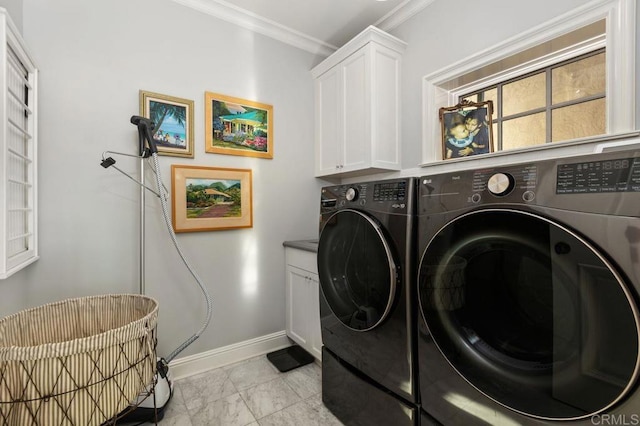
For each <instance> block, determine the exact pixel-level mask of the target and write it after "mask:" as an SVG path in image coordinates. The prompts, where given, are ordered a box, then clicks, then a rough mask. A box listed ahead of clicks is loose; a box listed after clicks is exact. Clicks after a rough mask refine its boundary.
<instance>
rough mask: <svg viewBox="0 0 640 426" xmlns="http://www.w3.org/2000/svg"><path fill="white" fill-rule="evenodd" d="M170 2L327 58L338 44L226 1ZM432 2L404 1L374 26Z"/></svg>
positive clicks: (388, 26) (391, 23)
mask: <svg viewBox="0 0 640 426" xmlns="http://www.w3.org/2000/svg"><path fill="white" fill-rule="evenodd" d="M173 1H174V2H175V3H178V4H181V5H183V6H187V7H190V8H192V9H195V10H197V11H199V12H202V13H206V14H207V15H211V16H214V17H216V18H219V19H222V20H224V21H227V22H230V23H232V24H236V25H239V26H241V27H244V28H247V29H249V30H251V31H254V32H256V33H260V34H262V35H265V36H267V37H271V38H274V39H276V40H278V41H281V42H283V43H286V44H289V45H291V46H295V47H297V48H299V49H302V50H306V51H307V52H311V53H313V54H316V55H322V56H325V57H326V56H329V55H331V54H332V53H333V52H335V51H336V50H338V47H336V46H334V45H332V44H329V43H325V42H323V41H322V40H318V39H317V38H314V37H311V36H309V35H307V34H304V33H302V32H300V31H296V30H294V29H292V28H289V27H286V26H284V25H282V24H279V23H277V22H274V21H272V20H270V19H266V18H264V17H262V16H260V15H257V14H255V13H253V12H250V11H248V10H246V9H242V8H240V7H238V6H235V5H234V4H232V3H230V2H227V1H225V0H173ZM434 1H435V0H405V1H404V2H402V3H401V4H400V5H398V6H397V7H396V8H395V9H393V10H392V11H390V12H389V13H387V14H386V15H385V16H383V17H382V18H381V19H379V20H378V21H377V22H376V23H375V24H374V26H376V27H378V28H380V29H381V30H383V31H390V30H392V29H394V28H396V27H397V26H398V25H400V24H401V23H403V22H404V21H406V20H407V19H409V18H411V17H412V16H413V15H415V14H417V13H418V12H420V11H421V10H422V9H424V8H425V7H427V6H428V5H430V4H431V3H433V2H434Z"/></svg>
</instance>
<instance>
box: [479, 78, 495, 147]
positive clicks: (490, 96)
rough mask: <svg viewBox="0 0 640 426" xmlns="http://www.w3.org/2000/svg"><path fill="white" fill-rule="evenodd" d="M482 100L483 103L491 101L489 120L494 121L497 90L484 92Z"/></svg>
mask: <svg viewBox="0 0 640 426" xmlns="http://www.w3.org/2000/svg"><path fill="white" fill-rule="evenodd" d="M482 99H483V100H484V101H493V114H492V115H491V119H492V120H495V119H496V118H498V89H497V88H496V87H494V88H493V89H491V90H487V91H486V92H484V95H483V97H482ZM494 140H497V139H494Z"/></svg>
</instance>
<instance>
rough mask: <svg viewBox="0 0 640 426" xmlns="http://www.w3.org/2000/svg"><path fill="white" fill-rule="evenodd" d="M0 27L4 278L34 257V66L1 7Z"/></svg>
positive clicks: (0, 260)
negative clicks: (0, 32) (0, 35)
mask: <svg viewBox="0 0 640 426" xmlns="http://www.w3.org/2000/svg"><path fill="white" fill-rule="evenodd" d="M0 31H2V35H3V37H0V38H2V40H4V41H5V43H4V44H0V58H2V61H1V62H2V64H3V67H2V68H0V81H2V82H3V84H2V90H1V91H0V99H1V101H0V104H1V106H0V111H2V113H3V114H2V120H0V133H1V134H2V137H1V138H0V158H1V159H2V162H1V163H0V176H2V179H0V205H2V207H3V209H4V211H2V212H0V229H2V231H0V278H6V277H8V276H10V275H11V274H13V273H15V272H17V271H19V270H20V269H22V268H24V267H25V266H27V265H29V264H31V263H33V262H34V261H35V260H37V259H38V249H37V230H36V228H37V206H36V204H37V193H36V183H37V165H36V162H37V158H36V150H37V147H36V145H37V143H36V139H37V137H36V135H37V132H36V124H37V120H36V113H37V109H36V85H37V69H36V68H35V65H34V64H33V62H32V61H31V58H30V57H29V55H28V54H27V52H26V50H25V49H24V46H23V45H22V42H21V39H20V37H19V34H18V32H17V30H16V28H15V26H14V25H13V23H12V22H11V20H10V18H9V16H8V15H7V14H6V13H5V12H3V11H0Z"/></svg>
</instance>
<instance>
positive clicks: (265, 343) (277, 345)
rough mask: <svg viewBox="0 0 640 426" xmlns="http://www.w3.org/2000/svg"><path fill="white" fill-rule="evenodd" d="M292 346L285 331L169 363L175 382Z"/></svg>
mask: <svg viewBox="0 0 640 426" xmlns="http://www.w3.org/2000/svg"><path fill="white" fill-rule="evenodd" d="M291 344H292V342H291V340H290V339H289V338H288V337H287V334H286V333H285V331H284V330H283V331H278V332H276V333H272V334H267V335H266V336H261V337H257V338H255V339H250V340H245V341H244V342H239V343H234V344H232V345H229V346H224V347H222V348H218V349H213V350H210V351H206V352H200V353H198V354H195V355H189V356H185V357H182V358H178V359H174V360H173V361H171V362H170V363H169V368H170V370H171V377H172V378H173V379H174V380H178V379H182V378H184V377H188V376H193V375H194V374H198V373H202V372H205V371H209V370H212V369H214V368H219V367H224V366H225V365H229V364H234V363H236V362H239V361H243V360H245V359H249V358H253V357H256V356H258V355H263V354H266V353H269V352H273V351H277V350H279V349H283V348H287V347H289V346H291Z"/></svg>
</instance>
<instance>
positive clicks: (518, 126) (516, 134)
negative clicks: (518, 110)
mask: <svg viewBox="0 0 640 426" xmlns="http://www.w3.org/2000/svg"><path fill="white" fill-rule="evenodd" d="M545 127H546V120H545V113H544V112H540V113H538V114H532V115H527V116H525V117H520V118H515V119H512V120H505V121H503V122H502V149H503V150H507V149H515V148H526V147H530V146H535V145H542V144H544V143H545V140H546V136H545Z"/></svg>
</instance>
